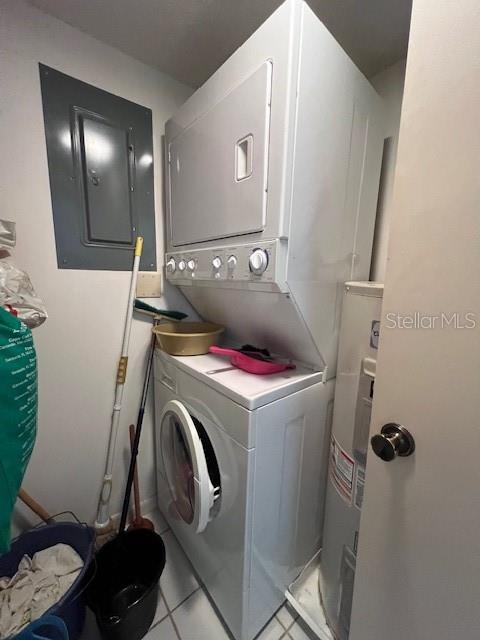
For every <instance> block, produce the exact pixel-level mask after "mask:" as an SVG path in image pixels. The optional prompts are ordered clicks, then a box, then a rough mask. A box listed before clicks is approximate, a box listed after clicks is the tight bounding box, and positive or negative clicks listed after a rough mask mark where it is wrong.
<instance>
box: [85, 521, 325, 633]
mask: <svg viewBox="0 0 480 640" xmlns="http://www.w3.org/2000/svg"><path fill="white" fill-rule="evenodd" d="M149 518H150V519H151V520H153V521H154V523H155V530H156V531H157V532H158V533H160V534H161V535H162V538H163V541H164V543H165V547H166V550H167V557H168V559H169V561H168V562H167V564H166V565H165V570H164V572H163V575H162V579H161V581H160V586H161V590H160V597H159V600H158V607H157V613H156V616H155V620H154V621H153V624H152V627H151V629H150V631H149V632H148V633H147V635H146V636H145V640H231V635H230V633H229V632H228V630H227V629H226V628H225V627H224V625H223V623H222V621H221V619H220V618H219V616H218V614H217V613H216V611H215V609H214V608H213V606H212V605H211V603H210V600H209V599H208V597H207V595H206V593H205V591H204V589H203V587H202V586H201V585H200V584H199V582H198V580H197V579H196V577H195V575H194V572H193V569H192V567H191V565H190V562H189V561H188V559H187V557H186V556H185V554H184V553H183V551H182V549H181V547H180V546H179V544H178V542H177V541H176V539H175V537H174V536H173V534H172V532H171V531H170V530H169V529H168V526H167V525H166V523H165V520H164V519H163V518H162V516H161V514H160V513H159V512H156V513H154V514H151V515H150V516H149ZM257 638H258V640H280V639H282V640H313V639H314V638H315V636H314V635H313V634H312V633H311V632H310V631H309V630H308V628H307V627H305V626H304V625H303V623H302V622H301V621H300V620H299V619H297V615H296V613H295V612H294V611H293V610H292V609H291V608H290V607H289V606H288V605H287V604H284V605H283V606H282V607H281V608H280V609H279V610H278V611H277V613H276V614H275V616H274V617H273V618H272V619H271V620H270V622H269V623H268V624H267V626H266V627H265V628H264V629H263V631H262V632H261V633H260V634H259V636H258V637H257ZM81 640H100V635H99V633H98V630H97V627H96V623H95V620H94V617H93V615H92V614H91V612H90V611H89V612H88V614H87V622H86V625H85V630H84V632H83V634H82V638H81Z"/></svg>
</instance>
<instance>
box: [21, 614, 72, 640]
mask: <svg viewBox="0 0 480 640" xmlns="http://www.w3.org/2000/svg"><path fill="white" fill-rule="evenodd" d="M15 640H70V639H69V637H68V631H67V627H66V625H65V622H64V621H63V620H62V619H61V618H58V617H57V616H42V617H41V618H39V619H38V620H35V622H32V623H31V624H29V625H28V627H27V628H26V629H24V630H23V631H21V632H20V633H19V634H18V635H17V636H15Z"/></svg>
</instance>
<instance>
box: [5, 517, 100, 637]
mask: <svg viewBox="0 0 480 640" xmlns="http://www.w3.org/2000/svg"><path fill="white" fill-rule="evenodd" d="M59 543H63V544H68V545H69V546H71V547H72V549H75V551H76V552H77V553H78V555H79V556H80V557H81V558H82V560H83V562H84V566H83V568H82V570H81V571H80V574H79V575H78V577H77V579H76V580H75V582H74V583H73V584H72V586H71V587H70V589H69V590H68V591H67V592H66V593H65V594H64V595H63V597H62V598H61V599H60V600H59V601H58V602H57V603H56V604H54V605H53V607H50V609H49V610H48V611H46V612H45V614H44V615H54V616H58V617H59V618H62V620H63V621H64V622H65V625H66V627H67V629H68V636H69V640H77V639H78V638H79V636H80V633H81V632H82V629H83V625H84V623H85V607H86V599H85V589H86V586H87V581H88V577H87V576H88V575H89V572H88V569H89V565H90V562H91V560H92V557H93V547H94V533H93V529H91V528H90V527H88V526H87V525H86V524H82V523H80V522H58V523H54V524H48V525H42V526H40V527H38V528H36V529H31V530H30V531H26V532H25V533H23V534H22V535H20V536H19V537H18V538H16V539H15V540H14V541H13V542H12V544H11V547H10V551H9V552H8V553H5V554H4V555H3V556H1V557H0V576H13V575H15V573H16V572H17V569H18V565H19V563H20V560H21V559H22V558H23V556H24V555H25V554H27V555H29V556H30V557H31V556H33V555H34V554H35V553H36V552H37V551H41V550H42V549H47V548H48V547H52V546H53V545H55V544H59ZM32 624H33V623H32ZM31 626H32V625H29V626H28V627H26V629H24V630H22V632H21V633H22V634H23V633H25V632H26V631H28V630H29V628H30V627H31ZM14 637H18V636H14ZM20 637H23V636H22V635H21V634H20ZM27 637H28V636H27Z"/></svg>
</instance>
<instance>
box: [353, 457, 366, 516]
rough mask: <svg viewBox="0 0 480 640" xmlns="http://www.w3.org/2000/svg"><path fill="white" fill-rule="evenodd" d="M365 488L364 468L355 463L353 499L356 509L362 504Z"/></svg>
mask: <svg viewBox="0 0 480 640" xmlns="http://www.w3.org/2000/svg"><path fill="white" fill-rule="evenodd" d="M364 489H365V469H364V468H363V467H360V466H359V465H357V474H356V478H355V501H354V504H355V506H356V507H357V509H361V508H362V505H363V491H364Z"/></svg>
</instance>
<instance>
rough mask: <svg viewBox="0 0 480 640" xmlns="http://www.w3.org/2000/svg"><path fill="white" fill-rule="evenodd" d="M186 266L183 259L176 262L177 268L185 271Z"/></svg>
mask: <svg viewBox="0 0 480 640" xmlns="http://www.w3.org/2000/svg"><path fill="white" fill-rule="evenodd" d="M186 268H187V263H186V262H185V260H180V262H179V263H178V270H179V271H185V269H186Z"/></svg>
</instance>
